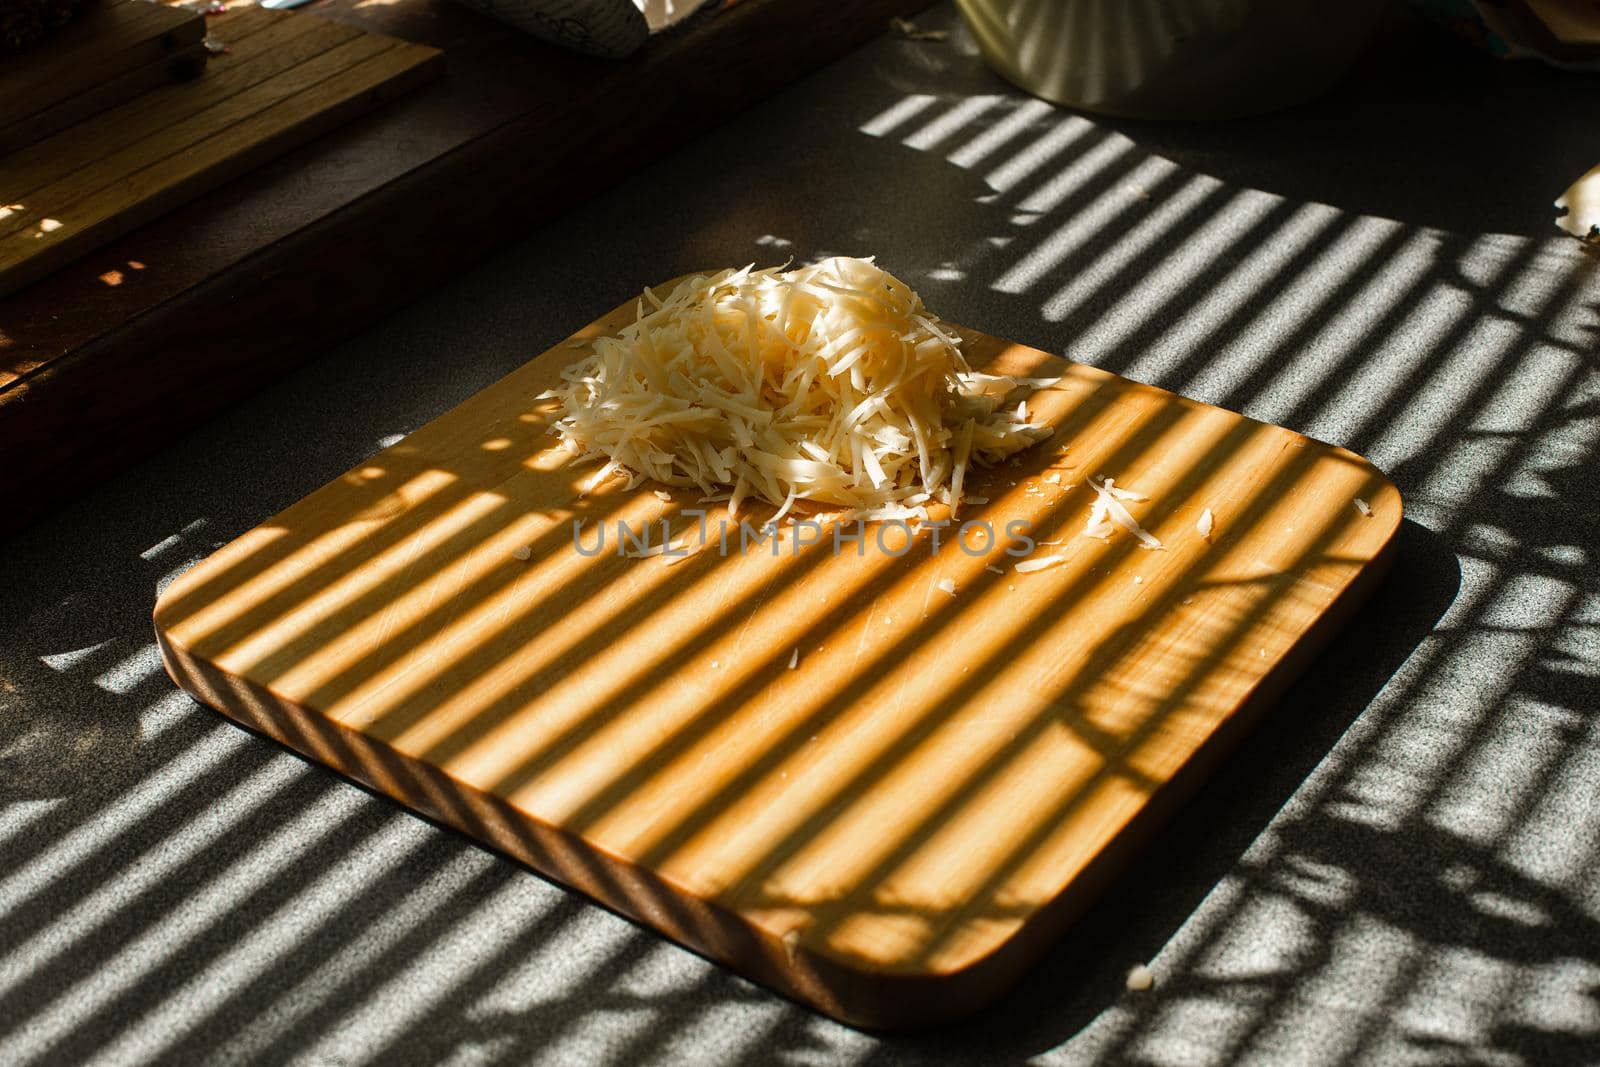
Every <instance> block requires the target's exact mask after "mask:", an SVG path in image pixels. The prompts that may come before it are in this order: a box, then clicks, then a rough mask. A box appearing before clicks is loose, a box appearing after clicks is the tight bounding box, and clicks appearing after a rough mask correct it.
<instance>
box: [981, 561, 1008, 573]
mask: <svg viewBox="0 0 1600 1067" xmlns="http://www.w3.org/2000/svg"><path fill="white" fill-rule="evenodd" d="M983 569H984V570H986V571H993V572H994V573H995V574H1004V573H1005V571H1003V570H1001V569H1000V568H999V567H996V566H995V565H994V564H993V563H988V564H985V565H984V568H983Z"/></svg>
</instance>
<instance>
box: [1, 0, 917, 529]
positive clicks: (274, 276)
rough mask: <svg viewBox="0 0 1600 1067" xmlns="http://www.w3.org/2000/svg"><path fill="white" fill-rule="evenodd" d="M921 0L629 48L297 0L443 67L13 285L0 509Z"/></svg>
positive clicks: (775, 9) (335, 331)
mask: <svg viewBox="0 0 1600 1067" xmlns="http://www.w3.org/2000/svg"><path fill="white" fill-rule="evenodd" d="M926 3H927V0H863V2H861V3H857V4H835V5H814V4H811V3H809V2H807V0H744V2H743V3H740V4H738V5H737V6H735V7H732V8H730V9H729V10H727V11H725V12H723V13H721V14H719V15H718V16H717V17H715V18H712V19H710V20H708V21H706V22H704V23H701V24H699V25H697V26H695V27H693V28H691V29H688V30H686V31H684V32H682V33H678V34H674V35H671V36H669V37H666V38H663V39H660V40H658V41H655V42H653V43H652V44H651V45H650V46H649V47H648V48H646V49H645V50H644V51H643V52H641V53H639V54H638V55H636V56H634V57H632V58H630V59H628V60H624V61H620V62H618V61H608V60H597V59H588V58H584V57H581V56H577V55H572V54H568V53H565V52H562V51H560V50H558V49H554V48H552V47H550V46H547V45H544V44H542V43H540V42H538V41H535V40H532V39H530V38H527V37H525V36H524V35H520V34H517V33H515V32H513V31H511V30H509V29H507V28H506V27H504V26H502V25H500V24H498V23H496V22H494V21H492V20H490V19H487V18H485V17H483V16H481V15H478V14H476V13H474V12H472V11H469V10H466V9H464V8H462V7H460V6H458V5H456V4H454V3H450V2H447V0H399V2H397V3H392V4H384V5H373V4H368V5H366V6H361V5H360V2H359V0H326V2H323V3H319V4H316V5H313V6H312V7H309V8H302V9H300V10H301V11H310V12H315V13H317V14H320V15H323V16H325V17H328V18H332V19H335V20H338V21H344V22H348V23H349V24H351V25H353V26H358V27H361V28H363V29H368V30H372V31H375V32H379V33H383V34H386V35H389V36H392V37H397V38H400V39H402V40H407V41H414V42H418V43H422V44H429V45H433V46H435V47H438V48H439V49H440V50H441V51H442V53H443V63H444V67H445V73H444V76H443V77H441V78H440V79H439V80H438V81H436V82H435V83H433V84H431V85H428V86H426V87H424V88H423V89H421V90H419V91H417V92H415V93H413V94H411V95H409V96H407V97H405V98H403V99H401V100H398V101H395V102H394V103H392V104H389V105H388V106H386V107H384V108H382V109H380V110H378V111H376V112H374V113H373V114H371V115H368V116H365V117H363V118H361V119H358V120H356V121H355V122H352V123H350V124H348V125H346V126H343V127H341V128H340V129H339V130H337V131H335V132H333V133H331V134H328V135H326V136H323V137H321V138H318V139H317V140H316V141H314V142H312V143H310V144H307V145H305V146H303V147H301V148H299V149H296V150H295V151H294V152H292V153H290V154H288V155H286V156H284V157H282V158H280V159H278V160H277V161H275V162H273V163H270V164H268V165H266V166H264V167H261V168H260V169H258V170H255V171H253V172H251V173H249V174H247V175H245V176H243V177H241V178H238V179H236V180H234V181H232V182H230V183H229V184H228V185H226V186H224V187H223V188H220V189H217V190H216V191H214V192H212V193H209V194H207V195H205V196H203V197H201V198H199V199H197V200H195V201H193V202H191V203H189V204H187V205H185V206H183V207H180V208H178V209H176V210H174V211H172V212H171V213H170V214H167V215H165V216H163V217H162V218H160V219H158V220H156V221H154V222H152V223H150V224H148V225H145V226H143V227H142V228H140V229H138V230H136V231H134V232H132V233H129V234H128V235H126V236H124V237H122V238H119V239H117V240H116V241H114V242H112V243H111V244H108V245H106V246H104V247H102V248H100V249H98V250H96V251H94V252H92V253H89V254H87V255H85V256H84V257H83V258H82V259H80V260H77V261H76V262H74V263H72V264H70V265H68V266H66V267H63V268H62V269H60V270H58V271H57V272H56V273H54V274H52V275H50V276H49V277H47V278H44V279H42V280H41V281H38V282H35V283H34V284H32V285H31V286H29V287H28V288H26V289H24V290H22V291H21V292H18V293H15V294H13V295H11V296H9V297H5V298H0V499H3V500H5V502H6V506H5V507H4V508H3V509H0V532H3V531H4V530H8V529H15V528H18V527H20V526H21V525H23V524H25V523H27V522H30V521H32V520H33V519H34V518H35V517H37V516H38V515H40V514H42V513H43V512H44V511H46V510H47V509H48V508H50V507H51V506H53V505H55V504H58V503H60V502H62V501H64V500H67V499H70V498H71V497H73V496H75V495H77V494H79V493H81V492H82V491H83V490H84V489H86V488H87V487H89V486H90V485H92V484H95V483H96V482H98V481H100V480H102V479H104V478H105V477H107V476H109V475H111V474H114V473H115V472H117V471H118V470H121V469H123V468H125V467H126V466H128V465H129V464H131V463H133V462H135V461H137V460H138V459H140V458H142V457H143V456H145V455H148V454H149V453H151V452H153V451H155V450H156V449H158V448H160V447H162V446H163V445H165V444H166V443H167V442H169V441H171V440H173V439H174V438H176V437H177V436H178V435H180V434H182V433H183V432H185V431H186V430H188V429H189V428H191V427H193V426H194V425H196V424H197V423H199V422H201V421H203V420H204V419H206V418H208V417H210V416H211V415H213V414H215V413H216V412H217V411H219V410H221V409H222V408H224V407H226V406H227V405H229V404H231V403H234V402H236V401H238V400H240V399H242V398H244V397H246V396H248V395H250V394H252V393H253V392H255V391H257V390H259V389H260V388H261V387H262V386H264V385H266V384H267V383H269V382H271V381H273V380H274V379H276V378H278V377H279V376H281V375H282V374H284V373H286V372H287V371H289V370H290V369H292V368H293V367H295V366H297V365H299V364H300V363H302V362H304V361H305V360H307V359H310V358H312V357H314V356H316V355H317V354H318V353H319V352H321V351H323V350H325V349H326V348H327V347H328V346H329V345H331V344H332V343H334V342H336V341H337V340H339V339H341V338H343V337H346V336H349V335H350V334H352V333H355V332H357V331H359V330H361V329H363V328H364V327H366V326H368V325H370V324H371V323H372V322H374V321H375V320H377V319H378V318H380V317H382V316H383V315H386V314H388V313H389V312H390V311H392V310H394V309H395V308H397V307H399V306H400V305H402V304H404V303H405V302H407V301H409V300H411V299H413V298H415V297H416V296H418V295H420V294H422V293H424V292H426V291H428V290H429V289H431V288H433V287H435V286H437V285H438V284H439V283H441V282H442V281H443V280H445V279H447V278H449V277H451V276H453V275H455V274H458V273H459V272H461V271H462V270H464V269H465V268H467V267H468V266H470V265H472V264H473V263H475V262H477V261H478V260H480V259H481V258H483V257H484V256H485V255H487V254H488V253H490V252H491V251H493V250H494V249H496V248H498V247H500V246H502V245H503V244H505V243H507V242H509V241H511V240H513V239H515V238H517V237H519V236H520V235H522V234H524V233H526V232H527V230H528V229H529V228H530V227H531V226H533V225H535V224H537V223H539V222H542V221H545V220H547V219H548V218H550V217H551V216H553V215H555V214H557V213H559V212H560V211H562V210H563V209H565V208H566V207H568V206H570V205H572V204H574V203H577V202H579V201H581V200H583V199H586V198H587V197H589V196H591V195H593V194H594V193H595V192H598V191H599V190H600V189H601V188H603V187H604V186H605V184H606V183H607V182H610V181H615V180H617V179H619V178H620V177H622V176H623V175H625V174H626V173H628V172H629V171H630V170H632V169H635V168H637V167H639V166H641V165H643V164H644V163H646V162H649V161H650V160H651V159H653V158H656V157H658V156H660V155H661V154H663V153H665V152H666V151H669V150H670V149H672V148H674V147H676V146H678V145H680V144H683V143H684V142H686V141H688V140H690V139H691V138H693V137H694V136H696V135H698V134H699V133H702V132H704V131H705V130H707V129H710V128H712V127H713V126H715V125H717V124H718V123H720V122H721V121H723V120H725V119H726V118H728V117H730V116H731V115H732V114H734V113H736V112H737V111H739V110H741V109H742V108H744V107H746V106H748V105H749V104H751V103H754V102H755V101H756V100H758V99H760V98H762V97H763V96H765V95H767V94H769V93H771V92H773V91H775V90H776V89H778V88H780V87H782V86H784V85H786V84H788V83H789V82H791V81H793V80H794V79H795V78H797V77H799V76H801V75H803V74H805V73H807V72H809V71H811V70H814V69H816V68H817V67H819V66H822V65H823V64H825V63H827V62H829V61H831V60H833V59H835V58H837V57H838V56H840V55H842V54H844V53H845V52H847V51H849V50H851V49H853V48H855V47H857V46H859V45H861V44H863V43H865V42H866V41H867V40H870V39H871V38H872V37H874V36H876V35H877V34H878V33H880V32H881V31H882V29H883V27H884V26H885V24H886V22H887V20H888V19H889V18H891V17H893V16H896V15H905V14H910V13H912V12H914V11H916V10H919V9H921V8H922V7H925V6H926ZM729 86H740V87H741V88H742V92H741V93H737V94H736V93H731V92H729V91H728V90H729ZM580 159H581V160H583V161H584V162H585V164H586V165H585V166H583V167H574V166H572V162H573V161H574V160H580ZM3 168H4V164H0V171H3ZM446 194H448V195H446ZM112 443H114V447H111V445H112Z"/></svg>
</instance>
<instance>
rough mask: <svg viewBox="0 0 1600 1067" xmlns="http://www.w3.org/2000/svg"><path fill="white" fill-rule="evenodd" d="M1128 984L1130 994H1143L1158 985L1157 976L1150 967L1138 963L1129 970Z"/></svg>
mask: <svg viewBox="0 0 1600 1067" xmlns="http://www.w3.org/2000/svg"><path fill="white" fill-rule="evenodd" d="M1126 984H1127V987H1128V990H1129V991H1130V992H1133V993H1143V992H1145V991H1146V990H1148V989H1150V988H1151V987H1152V986H1154V985H1155V984H1156V976H1155V974H1154V973H1153V972H1152V971H1151V970H1150V968H1149V967H1147V966H1145V965H1144V964H1142V963H1136V964H1134V965H1133V966H1132V967H1130V968H1128V978H1127V983H1126Z"/></svg>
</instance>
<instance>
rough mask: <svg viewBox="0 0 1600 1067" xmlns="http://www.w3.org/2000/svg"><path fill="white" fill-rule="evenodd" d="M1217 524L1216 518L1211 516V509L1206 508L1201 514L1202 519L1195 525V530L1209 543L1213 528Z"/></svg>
mask: <svg viewBox="0 0 1600 1067" xmlns="http://www.w3.org/2000/svg"><path fill="white" fill-rule="evenodd" d="M1215 522H1216V516H1214V515H1212V514H1211V509H1210V508H1206V509H1205V510H1204V511H1202V512H1201V513H1200V519H1199V521H1198V522H1196V523H1195V524H1194V528H1195V530H1196V531H1197V532H1198V533H1199V534H1200V536H1201V537H1204V538H1205V539H1206V540H1207V541H1209V540H1211V528H1212V526H1213V525H1214V524H1215Z"/></svg>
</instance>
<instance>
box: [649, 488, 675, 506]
mask: <svg viewBox="0 0 1600 1067" xmlns="http://www.w3.org/2000/svg"><path fill="white" fill-rule="evenodd" d="M650 492H652V493H654V494H655V498H656V499H657V500H661V501H665V502H666V503H668V504H670V503H672V494H671V493H669V492H667V491H666V490H665V489H652V490H650Z"/></svg>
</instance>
